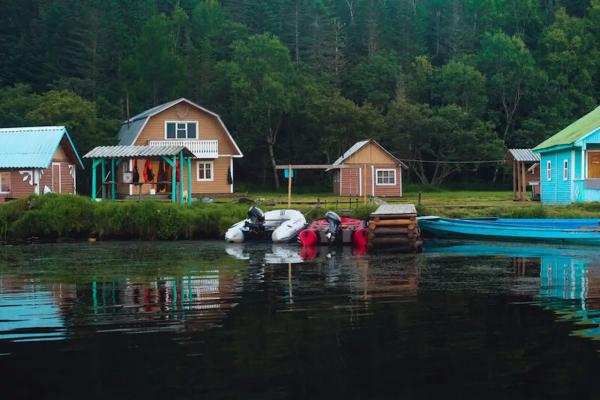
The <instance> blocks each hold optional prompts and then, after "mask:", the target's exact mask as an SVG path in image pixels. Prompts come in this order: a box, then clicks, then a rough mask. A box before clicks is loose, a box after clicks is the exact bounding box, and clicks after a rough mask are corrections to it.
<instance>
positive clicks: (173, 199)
mask: <svg viewBox="0 0 600 400" xmlns="http://www.w3.org/2000/svg"><path fill="white" fill-rule="evenodd" d="M176 166H177V156H173V166H172V168H171V203H173V204H175V203H176V202H177V182H176V179H177V176H176V174H175V169H176Z"/></svg>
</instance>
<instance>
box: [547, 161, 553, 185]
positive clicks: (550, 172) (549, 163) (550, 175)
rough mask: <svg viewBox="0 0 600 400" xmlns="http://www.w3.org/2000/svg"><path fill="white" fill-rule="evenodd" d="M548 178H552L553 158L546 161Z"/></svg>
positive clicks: (548, 179) (549, 179)
mask: <svg viewBox="0 0 600 400" xmlns="http://www.w3.org/2000/svg"><path fill="white" fill-rule="evenodd" d="M546 180H547V181H551V180H552V160H548V161H546Z"/></svg>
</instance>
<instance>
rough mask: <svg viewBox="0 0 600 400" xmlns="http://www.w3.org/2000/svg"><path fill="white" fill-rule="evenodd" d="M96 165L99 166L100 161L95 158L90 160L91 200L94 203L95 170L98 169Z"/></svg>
mask: <svg viewBox="0 0 600 400" xmlns="http://www.w3.org/2000/svg"><path fill="white" fill-rule="evenodd" d="M98 164H100V160H97V159H95V158H93V159H92V200H94V201H96V180H97V177H96V169H98Z"/></svg>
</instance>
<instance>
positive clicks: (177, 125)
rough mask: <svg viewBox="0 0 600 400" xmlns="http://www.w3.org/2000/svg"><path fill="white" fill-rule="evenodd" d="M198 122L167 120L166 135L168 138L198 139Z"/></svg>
mask: <svg viewBox="0 0 600 400" xmlns="http://www.w3.org/2000/svg"><path fill="white" fill-rule="evenodd" d="M197 128H198V122H195V121H180V122H173V121H167V122H165V137H166V138H167V139H196V131H197V130H198V129H197Z"/></svg>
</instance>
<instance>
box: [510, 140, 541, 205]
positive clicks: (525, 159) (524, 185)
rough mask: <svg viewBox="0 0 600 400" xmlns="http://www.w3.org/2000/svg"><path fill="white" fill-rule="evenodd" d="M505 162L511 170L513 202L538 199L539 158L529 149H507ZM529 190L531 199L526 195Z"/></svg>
mask: <svg viewBox="0 0 600 400" xmlns="http://www.w3.org/2000/svg"><path fill="white" fill-rule="evenodd" d="M506 161H507V163H509V164H510V165H511V166H512V170H513V197H514V199H515V200H529V199H530V198H531V199H533V200H539V199H540V168H539V166H540V156H539V154H536V153H534V152H532V151H531V150H530V149H509V150H508V153H507V155H506ZM528 188H531V197H530V196H529V195H528V193H527V191H528Z"/></svg>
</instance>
